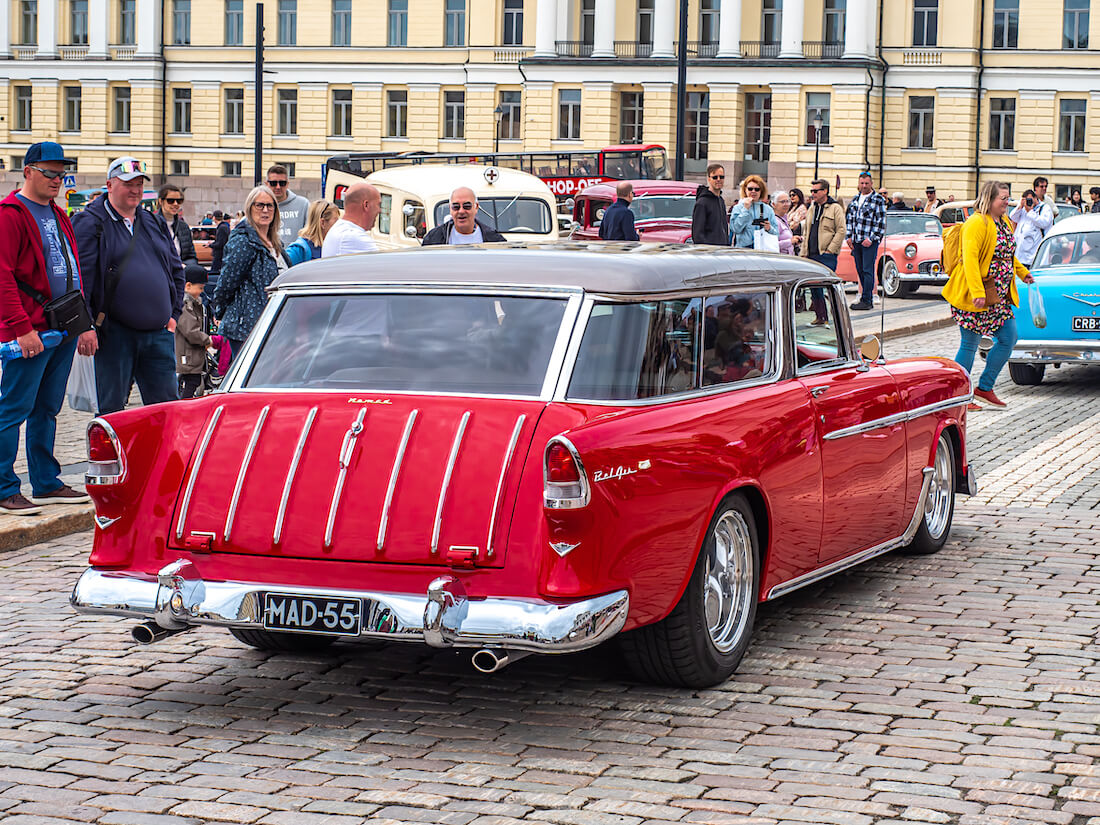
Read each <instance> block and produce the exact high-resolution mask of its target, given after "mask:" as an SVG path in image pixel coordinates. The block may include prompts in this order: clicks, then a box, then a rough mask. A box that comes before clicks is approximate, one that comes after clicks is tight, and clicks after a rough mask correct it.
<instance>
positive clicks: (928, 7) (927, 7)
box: [913, 0, 940, 46]
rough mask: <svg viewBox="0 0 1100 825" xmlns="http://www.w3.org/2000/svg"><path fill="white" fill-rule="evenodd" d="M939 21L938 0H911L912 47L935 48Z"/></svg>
mask: <svg viewBox="0 0 1100 825" xmlns="http://www.w3.org/2000/svg"><path fill="white" fill-rule="evenodd" d="M939 21H940V0H913V45H914V46H935V45H936V43H937V42H938V41H937V39H936V35H937V32H938V31H939Z"/></svg>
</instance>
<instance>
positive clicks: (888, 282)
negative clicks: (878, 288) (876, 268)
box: [882, 261, 901, 298]
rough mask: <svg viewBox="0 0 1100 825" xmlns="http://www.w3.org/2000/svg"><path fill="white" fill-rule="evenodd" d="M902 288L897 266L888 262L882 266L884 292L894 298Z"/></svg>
mask: <svg viewBox="0 0 1100 825" xmlns="http://www.w3.org/2000/svg"><path fill="white" fill-rule="evenodd" d="M900 288H901V284H900V282H899V280H898V267H897V264H895V263H894V262H893V261H887V262H886V263H884V264H883V265H882V291H883V292H885V293H886V294H887V295H889V296H890V297H891V298H892V297H894V296H895V295H897V294H898V290H899V289H900Z"/></svg>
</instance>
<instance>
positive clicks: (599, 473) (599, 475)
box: [592, 458, 653, 484]
mask: <svg viewBox="0 0 1100 825" xmlns="http://www.w3.org/2000/svg"><path fill="white" fill-rule="evenodd" d="M652 466H653V462H651V461H650V460H649V459H648V458H647V459H645V460H644V461H639V462H638V467H637V469H635V468H634V467H624V466H623V465H621V464H620V465H619V466H618V467H613V468H612V469H610V470H596V473H595V475H593V476H592V483H593V484H597V483H599V482H601V481H610V480H612V479H616V478H623V477H624V476H632V475H634V474H635V473H637V472H638V471H639V470H648V469H649V468H650V467H652Z"/></svg>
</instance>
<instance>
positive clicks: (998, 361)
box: [955, 317, 1017, 392]
mask: <svg viewBox="0 0 1100 825" xmlns="http://www.w3.org/2000/svg"><path fill="white" fill-rule="evenodd" d="M959 332H960V333H961V334H962V341H961V342H960V343H959V352H958V354H957V355H956V356H955V361H956V363H957V364H958V365H959V366H960V367H962V368H963V369H964V370H966V371H967V372H973V370H974V356H975V355H977V353H978V342H979V341H980V340H981V338H982V336H981V335H979V334H978V333H976V332H971V331H970V330H968V329H963V328H962V327H959ZM994 337H995V339H996V343H995V344H994V345H993V349H991V350H990V351H989V354H988V355H987V356H986V359H985V369H984V370H982V377H981V378H979V379H978V389H979V390H985V391H986V392H989V391H990V390H992V389H993V385H994V384H995V383H997V376H998V375H1000V374H1001V370H1003V369H1004V368H1005V364H1007V363H1008V356H1010V355H1011V354H1012V348H1013V347H1014V346H1015V345H1016V337H1017V336H1016V318H1015V317H1009V319H1008V320H1007V321H1005V323H1004V326H1003V327H1001V328H1000V329H999V330H997V334H996V336H994Z"/></svg>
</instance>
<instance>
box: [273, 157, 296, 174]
mask: <svg viewBox="0 0 1100 825" xmlns="http://www.w3.org/2000/svg"><path fill="white" fill-rule="evenodd" d="M275 163H277V164H278V165H279V166H282V167H284V168H285V169H286V176H287V177H288V178H293V177H294V176H295V175H294V161H292V160H277V161H275Z"/></svg>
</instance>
